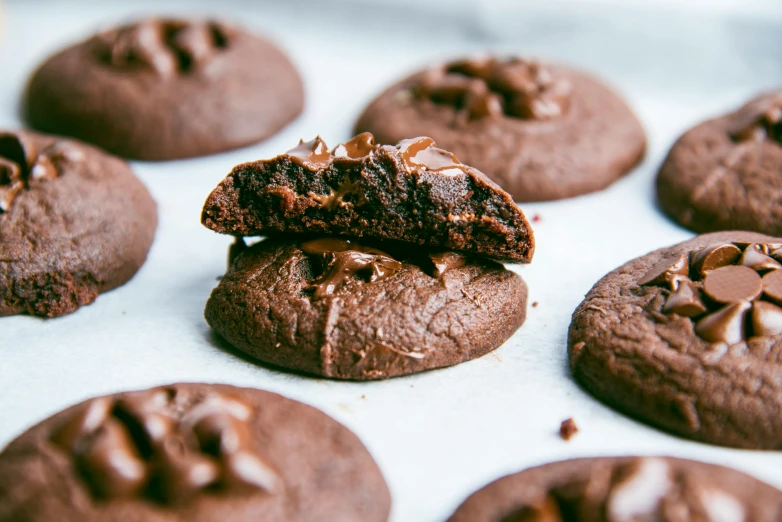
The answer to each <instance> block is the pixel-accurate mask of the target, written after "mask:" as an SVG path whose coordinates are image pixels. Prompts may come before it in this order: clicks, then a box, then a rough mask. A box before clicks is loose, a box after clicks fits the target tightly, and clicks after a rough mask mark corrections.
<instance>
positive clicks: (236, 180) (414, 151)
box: [201, 133, 535, 263]
mask: <svg viewBox="0 0 782 522" xmlns="http://www.w3.org/2000/svg"><path fill="white" fill-rule="evenodd" d="M201 221H202V223H203V224H204V225H205V226H206V227H207V228H209V229H211V230H214V231H215V232H219V233H221V234H230V235H234V236H259V235H264V236H270V235H275V234H280V233H286V234H288V233H305V234H325V235H338V236H350V237H358V238H370V239H382V240H396V241H404V242H406V243H412V244H416V245H421V246H427V247H432V248H440V249H446V250H457V251H462V252H467V253H472V254H479V255H482V256H486V257H491V258H494V259H498V260H502V261H508V262H517V263H529V262H530V261H531V260H532V255H533V253H534V250H535V239H534V235H533V232H532V228H531V227H530V225H529V222H528V221H527V219H526V218H525V217H524V213H523V212H522V211H521V210H520V209H519V208H518V207H517V206H516V204H515V203H514V202H513V198H511V196H510V195H509V194H508V193H506V192H505V191H503V190H502V189H501V188H500V187H499V186H497V185H496V184H495V183H494V182H492V181H491V180H489V179H488V178H487V177H486V176H485V175H484V174H483V173H481V172H480V171H478V170H476V169H474V168H472V167H469V166H467V165H464V164H462V163H461V162H459V160H458V159H457V158H456V157H455V156H454V155H453V154H451V153H450V152H447V151H445V150H442V149H438V148H437V147H436V146H435V143H434V141H433V140H432V139H431V138H426V137H420V138H413V139H407V140H402V141H400V142H399V143H398V144H397V145H395V146H389V145H382V146H380V145H375V142H374V138H373V136H372V135H371V134H369V133H363V134H359V135H358V136H356V137H354V138H353V139H351V140H350V141H347V142H345V143H343V144H341V145H338V146H337V147H335V148H333V149H329V148H328V147H327V146H326V144H325V143H324V142H323V140H322V139H320V137H317V138H315V139H314V140H312V141H309V142H301V143H300V144H299V145H298V146H296V147H294V148H293V149H291V150H289V151H288V152H286V153H285V154H281V155H279V156H277V157H275V158H272V159H268V160H260V161H255V162H251V163H245V164H242V165H238V166H237V167H235V168H234V169H233V170H232V171H231V173H230V174H228V176H227V177H226V178H225V179H224V180H223V181H222V182H221V183H220V184H219V185H218V186H217V188H216V189H215V190H214V191H212V193H211V194H210V195H209V197H208V199H207V200H206V203H205V204H204V209H203V213H202V216H201Z"/></svg>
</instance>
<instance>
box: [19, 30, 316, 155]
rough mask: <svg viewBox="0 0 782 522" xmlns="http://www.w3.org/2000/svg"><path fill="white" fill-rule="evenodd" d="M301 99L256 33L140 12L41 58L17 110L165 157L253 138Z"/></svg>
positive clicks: (43, 126)
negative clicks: (124, 22) (137, 17)
mask: <svg viewBox="0 0 782 522" xmlns="http://www.w3.org/2000/svg"><path fill="white" fill-rule="evenodd" d="M303 99H304V95H303V87H302V83H301V79H300V78H299V76H298V74H297V72H296V70H295V69H294V68H293V66H292V65H291V63H290V62H289V61H288V58H287V57H286V56H285V55H284V54H283V53H282V52H281V51H280V50H278V49H277V48H276V47H274V46H273V45H272V44H271V43H269V42H267V41H266V40H264V39H263V38H260V37H258V36H256V35H253V34H250V33H248V32H246V31H244V30H242V29H239V28H237V27H234V26H231V25H229V24H226V23H222V22H215V21H197V20H174V19H148V20H143V21H140V22H138V23H134V24H131V25H127V26H123V27H118V28H115V29H110V30H108V31H105V32H102V33H100V34H98V35H96V36H93V37H91V38H89V39H87V40H86V41H84V42H81V43H78V44H76V45H74V46H72V47H69V48H67V49H65V50H64V51H61V52H60V53H58V54H56V55H54V56H53V57H51V58H49V59H48V60H47V61H46V62H45V63H44V64H43V65H42V66H41V67H40V68H39V69H38V70H37V71H36V72H35V74H34V75H33V77H32V79H31V80H30V83H29V85H28V88H27V96H26V101H25V111H26V116H27V120H28V122H29V123H30V125H31V126H33V127H34V128H36V129H39V130H42V131H45V132H52V133H56V134H62V135H66V136H73V137H76V138H79V139H82V140H84V141H88V142H90V143H94V144H96V145H99V146H100V147H102V148H104V149H106V150H109V151H111V152H113V153H115V154H118V155H120V156H123V157H128V158H136V159H143V160H166V159H175V158H184V157H190V156H200V155H204V154H211V153H215V152H220V151H224V150H228V149H232V148H236V147H241V146H243V145H247V144H250V143H255V142H258V141H261V140H263V139H265V138H267V137H269V136H271V135H272V134H274V133H276V132H277V131H279V130H280V129H281V128H282V127H284V126H285V125H287V124H288V123H289V122H290V121H291V120H293V119H294V118H295V117H296V116H297V115H298V114H299V113H300V112H301V110H302V106H303Z"/></svg>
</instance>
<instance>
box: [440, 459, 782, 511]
mask: <svg viewBox="0 0 782 522" xmlns="http://www.w3.org/2000/svg"><path fill="white" fill-rule="evenodd" d="M781 518H782V491H779V490H777V489H775V488H773V487H772V486H770V485H768V484H766V483H763V482H761V481H759V480H757V479H755V478H753V477H751V476H749V475H746V474H744V473H741V472H739V471H735V470H732V469H729V468H725V467H722V466H716V465H713V464H706V463H702V462H695V461H692V460H683V459H675V458H662V457H620V458H590V459H574V460H565V461H561V462H555V463H552V464H545V465H543V466H538V467H535V468H530V469H528V470H525V471H522V472H520V473H516V474H515V475H508V476H506V477H503V478H501V479H499V480H497V481H495V482H493V483H491V484H489V485H488V486H486V487H484V488H483V489H481V490H479V491H478V492H476V493H474V494H473V495H472V496H470V497H469V498H468V499H467V500H466V501H465V502H464V503H463V504H462V505H461V506H460V507H459V509H457V510H456V513H454V515H453V516H452V517H451V518H450V519H449V522H642V521H649V522H651V521H654V522H685V521H686V522H716V521H720V522H776V521H778V520H780V519H781Z"/></svg>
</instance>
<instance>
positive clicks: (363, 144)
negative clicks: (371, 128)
mask: <svg viewBox="0 0 782 522" xmlns="http://www.w3.org/2000/svg"><path fill="white" fill-rule="evenodd" d="M376 150H377V145H375V137H374V136H373V135H372V134H371V133H369V132H362V133H361V134H359V135H358V136H355V137H354V138H353V139H351V140H348V141H346V142H345V143H342V144H340V145H337V146H336V147H334V151H333V152H332V154H333V155H334V157H336V158H352V159H360V158H363V157H365V156H369V155H370V154H371V153H372V152H374V151H376Z"/></svg>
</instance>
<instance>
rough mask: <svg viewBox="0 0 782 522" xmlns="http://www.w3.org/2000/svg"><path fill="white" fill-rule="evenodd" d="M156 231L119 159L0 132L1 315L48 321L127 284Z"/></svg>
mask: <svg viewBox="0 0 782 522" xmlns="http://www.w3.org/2000/svg"><path fill="white" fill-rule="evenodd" d="M156 227H157V210H156V206H155V202H154V201H153V200H152V197H151V196H150V194H149V192H147V189H146V188H145V187H144V185H142V183H141V182H140V181H139V180H138V179H137V178H136V177H135V176H134V175H133V172H132V171H131V170H130V167H129V166H128V165H127V163H125V162H124V161H122V160H120V159H118V158H114V157H112V156H109V155H108V154H106V153H104V152H101V151H99V150H97V149H95V148H93V147H90V146H87V145H84V144H82V143H78V142H76V141H71V140H65V139H61V138H55V137H53V136H45V135H41V134H34V133H32V132H24V131H18V132H3V133H0V316H4V315H12V314H19V313H25V312H26V313H29V314H34V315H40V316H46V317H54V316H58V315H63V314H67V313H70V312H73V311H75V310H76V309H77V308H79V307H80V306H83V305H86V304H89V303H91V302H93V301H94V300H95V298H96V297H97V296H98V294H99V293H101V292H107V291H109V290H111V289H113V288H116V287H118V286H120V285H122V284H124V283H126V282H127V281H128V280H129V279H130V278H131V277H133V275H134V274H135V273H136V271H137V270H138V269H139V268H140V267H141V265H142V264H144V261H145V260H146V257H147V252H148V251H149V248H150V246H151V245H152V239H153V238H154V236H155V228H156Z"/></svg>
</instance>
